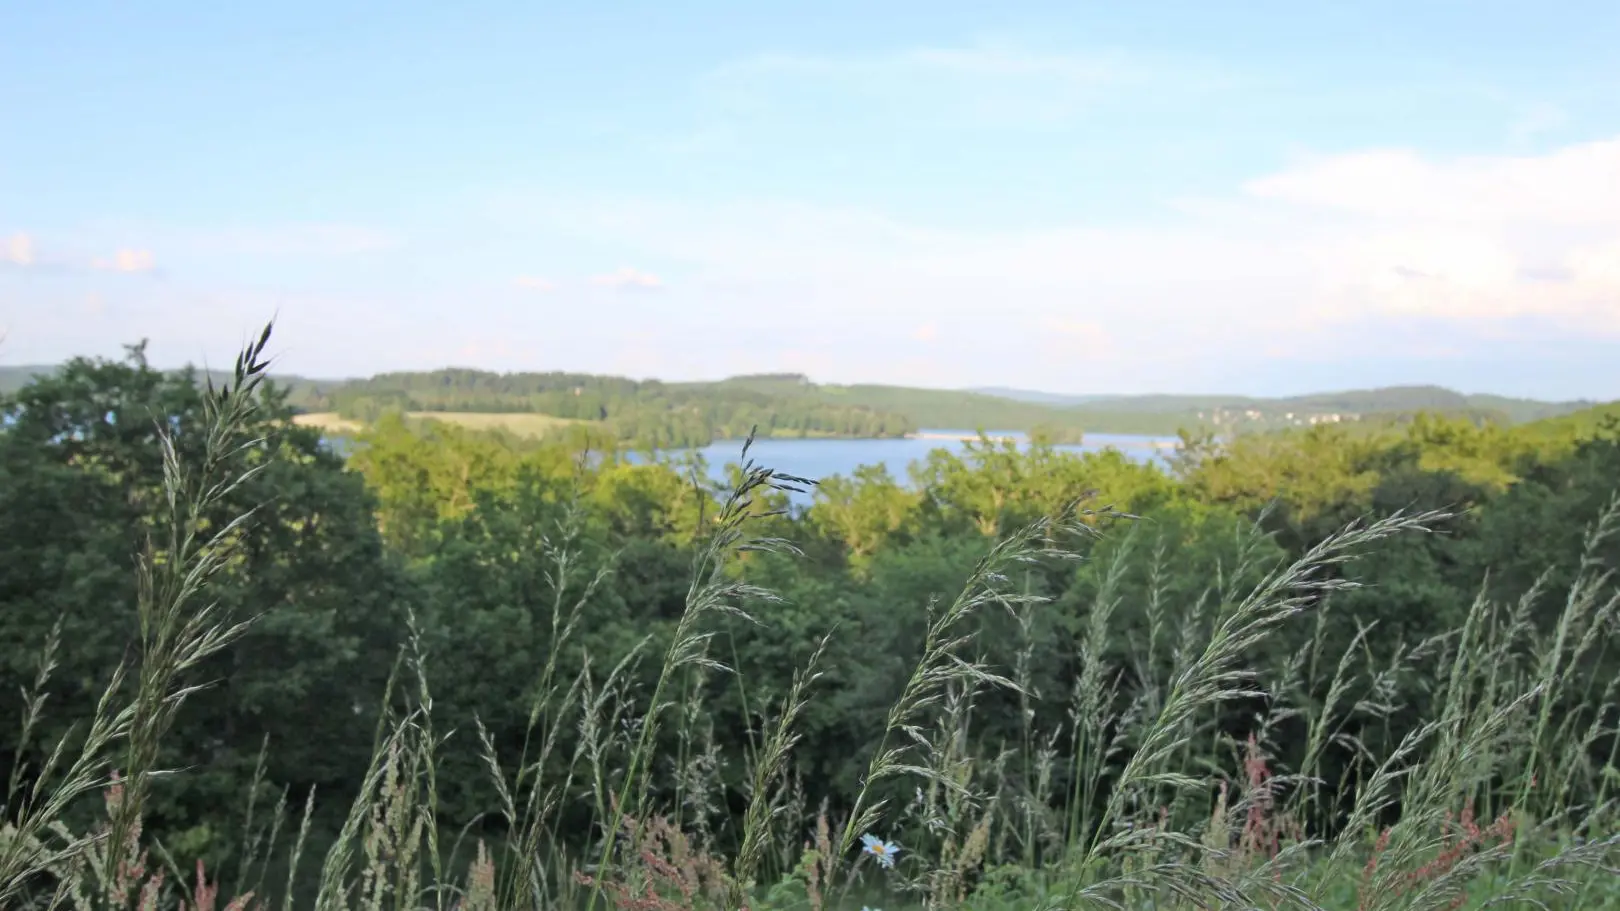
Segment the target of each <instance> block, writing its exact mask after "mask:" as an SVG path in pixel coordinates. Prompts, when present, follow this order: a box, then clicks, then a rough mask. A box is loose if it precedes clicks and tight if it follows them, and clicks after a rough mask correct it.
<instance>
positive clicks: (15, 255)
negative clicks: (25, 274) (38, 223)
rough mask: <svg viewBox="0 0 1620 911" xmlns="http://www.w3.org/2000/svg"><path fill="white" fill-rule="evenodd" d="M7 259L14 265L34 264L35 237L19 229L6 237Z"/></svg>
mask: <svg viewBox="0 0 1620 911" xmlns="http://www.w3.org/2000/svg"><path fill="white" fill-rule="evenodd" d="M5 261H6V262H8V263H10V264H12V265H14V266H32V265H33V264H34V239H33V238H32V237H30V236H28V235H27V234H24V233H22V232H21V231H18V232H17V233H16V234H13V235H11V236H10V237H9V238H7V239H6V244H5Z"/></svg>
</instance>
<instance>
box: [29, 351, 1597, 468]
mask: <svg viewBox="0 0 1620 911" xmlns="http://www.w3.org/2000/svg"><path fill="white" fill-rule="evenodd" d="M55 369H57V368H54V367H43V366H40V367H10V368H0V391H7V390H15V389H16V388H19V387H20V386H21V385H23V384H25V383H27V382H28V381H29V380H30V379H32V378H33V377H35V376H40V375H48V374H49V373H51V372H52V371H53V370H55ZM278 382H280V384H281V385H282V386H284V387H285V388H286V389H287V390H288V392H289V402H290V403H291V404H292V406H293V407H294V408H296V409H298V410H300V411H302V412H305V413H311V414H327V413H329V414H333V415H335V416H337V417H338V418H340V419H343V420H347V421H355V422H360V423H367V422H371V421H374V420H376V419H377V418H378V417H380V416H381V415H383V414H385V413H406V414H431V413H451V414H458V415H467V414H478V415H524V414H534V415H545V416H549V417H553V418H557V419H559V423H557V424H555V425H552V426H549V427H548V428H547V430H546V433H547V434H556V433H567V432H568V431H567V429H566V428H565V427H563V426H562V425H561V423H560V422H564V421H567V422H582V423H587V424H588V425H589V426H588V427H587V428H584V430H587V431H589V433H588V434H587V435H589V436H591V437H592V438H594V439H606V440H611V441H613V442H614V443H615V444H622V445H627V446H635V447H647V448H665V449H668V448H685V447H701V446H705V445H708V444H709V443H711V442H714V441H715V440H727V439H729V440H741V439H742V438H743V437H745V436H747V434H748V433H749V432H750V431H751V430H754V429H756V428H757V432H758V433H759V434H760V435H762V436H765V437H840V438H867V439H872V438H883V437H895V436H904V435H906V434H909V433H913V432H915V431H916V430H918V429H922V428H934V429H949V430H963V431H973V430H988V431H992V432H996V431H1013V432H1020V433H1031V432H1036V431H1040V432H1042V433H1044V434H1045V435H1046V436H1047V437H1048V438H1049V439H1051V440H1052V441H1053V442H1058V443H1063V442H1078V441H1080V440H1082V439H1083V437H1084V435H1085V434H1086V433H1088V432H1089V433H1126V434H1145V435H1156V436H1174V435H1175V434H1177V433H1179V432H1181V431H1183V430H1187V431H1193V432H1197V431H1200V430H1209V429H1214V430H1220V431H1225V432H1263V431H1271V430H1280V429H1289V428H1292V427H1298V426H1309V425H1312V424H1315V423H1353V424H1358V425H1361V426H1363V427H1367V428H1374V429H1376V428H1378V427H1381V426H1383V425H1386V424H1390V423H1399V422H1404V421H1409V420H1411V419H1412V418H1413V417H1414V416H1415V415H1417V414H1445V415H1449V416H1452V417H1457V418H1462V419H1467V420H1470V421H1473V422H1475V423H1481V424H1484V423H1495V424H1504V425H1513V424H1522V423H1527V422H1531V421H1538V420H1542V419H1546V418H1551V417H1557V416H1562V415H1566V414H1570V413H1573V412H1577V411H1580V410H1582V409H1585V408H1588V407H1591V406H1592V405H1593V403H1591V402H1543V401H1536V400H1532V399H1519V398H1509V397H1505V396H1494V395H1464V394H1462V393H1458V392H1454V391H1452V390H1449V389H1443V388H1440V387H1436V386H1401V387H1389V388H1383V389H1364V390H1349V391H1343V392H1334V393H1318V394H1313V395H1304V396H1292V397H1284V398H1270V399H1266V398H1254V397H1244V396H1220V395H1116V396H1064V395H1053V394H1046V393H1029V392H1022V391H1020V390H1012V389H998V390H978V391H974V390H946V389H921V388H913V387H905V386H882V385H870V384H856V385H830V384H818V383H815V382H812V381H811V380H810V378H809V377H806V376H804V375H802V374H796V373H777V374H755V375H748V376H737V377H731V378H729V379H725V380H720V381H716V382H694V383H666V382H661V381H658V380H632V379H627V378H623V377H613V376H602V375H596V374H578V373H564V372H527V373H495V372H491V371H485V370H472V369H464V368H446V369H442V370H434V371H416V372H395V373H384V374H378V375H376V376H372V377H369V378H366V379H348V380H316V379H308V378H304V377H283V378H279V379H278ZM573 435H574V436H575V437H576V438H577V437H579V436H580V434H579V433H577V432H576V433H574V434H573Z"/></svg>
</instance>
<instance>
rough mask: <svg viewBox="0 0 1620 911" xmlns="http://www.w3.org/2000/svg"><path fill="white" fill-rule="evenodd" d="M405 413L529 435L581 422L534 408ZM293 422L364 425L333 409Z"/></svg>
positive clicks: (353, 429) (334, 428) (350, 428)
mask: <svg viewBox="0 0 1620 911" xmlns="http://www.w3.org/2000/svg"><path fill="white" fill-rule="evenodd" d="M405 416H406V417H408V418H411V419H412V420H427V421H443V422H444V423H446V424H455V425H457V426H459V427H466V428H467V429H469V430H505V431H507V432H508V433H515V434H517V435H518V436H526V437H539V436H543V435H544V434H546V433H547V432H548V431H550V430H552V429H554V428H557V427H561V426H563V425H565V424H573V423H577V422H576V421H574V420H572V419H570V418H559V417H552V416H551V415H549V414H534V413H532V412H514V413H495V412H480V411H410V412H406V414H405ZM293 423H295V424H299V425H301V426H304V427H319V428H321V429H322V430H325V431H328V432H333V433H357V432H359V431H360V430H361V429H362V427H363V425H362V424H361V423H360V422H359V421H351V420H349V419H348V418H344V417H340V416H339V415H338V414H337V413H336V412H331V411H322V412H317V413H315V414H300V415H298V416H296V417H294V418H293Z"/></svg>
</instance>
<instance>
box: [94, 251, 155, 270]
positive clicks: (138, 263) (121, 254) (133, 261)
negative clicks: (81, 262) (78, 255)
mask: <svg viewBox="0 0 1620 911" xmlns="http://www.w3.org/2000/svg"><path fill="white" fill-rule="evenodd" d="M90 268H92V269H99V270H101V271H103V272H150V271H152V270H153V269H155V268H157V258H156V257H154V256H153V255H152V251H151V250H119V251H117V252H115V253H113V255H112V256H108V257H96V258H95V259H93V260H91V261H90Z"/></svg>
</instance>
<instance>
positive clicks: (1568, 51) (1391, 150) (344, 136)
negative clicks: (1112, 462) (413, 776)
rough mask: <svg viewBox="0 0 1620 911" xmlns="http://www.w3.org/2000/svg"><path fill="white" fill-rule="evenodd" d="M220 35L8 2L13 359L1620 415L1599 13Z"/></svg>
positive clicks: (673, 17) (383, 11) (784, 19)
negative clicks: (1452, 397)
mask: <svg viewBox="0 0 1620 911" xmlns="http://www.w3.org/2000/svg"><path fill="white" fill-rule="evenodd" d="M214 6H215V7H216V8H214V9H209V8H207V7H206V6H205V5H203V4H196V3H184V4H182V3H160V2H153V3H144V4H121V3H95V2H80V3H73V4H22V3H15V2H12V3H7V2H4V0H0V327H3V330H4V332H5V339H4V342H3V343H0V363H38V362H48V361H55V360H59V359H61V358H63V357H66V356H70V355H73V354H107V355H112V354H116V353H117V352H118V351H119V345H120V344H122V343H124V342H129V341H134V340H136V339H139V338H141V337H149V338H150V339H151V348H150V351H151V353H152V356H153V358H154V360H156V361H158V362H160V363H173V364H178V363H181V362H185V361H198V360H202V359H205V358H206V359H208V360H211V361H224V360H226V359H228V357H229V356H230V354H231V353H232V352H233V350H234V348H233V343H234V342H235V341H237V340H238V339H239V338H241V337H242V336H243V335H244V334H245V333H247V332H249V331H251V330H252V329H253V328H254V327H256V326H257V325H258V324H259V323H260V322H261V321H262V320H263V319H264V318H266V317H268V316H270V315H272V314H279V317H280V329H279V334H278V338H279V345H280V355H281V363H282V367H283V368H284V369H286V370H289V371H294V372H299V373H303V374H306V375H316V376H343V375H361V374H368V373H372V372H376V371H381V370H390V369H423V368H431V367H437V366H445V365H450V364H455V365H466V366H479V367H486V368H489V369H497V370H524V369H532V370H549V369H570V370H587V371H593V372H611V373H618V374H627V375H632V376H658V377H662V378H670V379H687V378H703V377H719V376H724V375H728V374H733V373H739V372H752V371H760V370H797V371H802V372H806V373H808V374H810V375H811V376H812V377H813V378H815V379H818V380H822V381H827V382H858V381H872V382H893V383H906V384H912V385H929V386H971V385H989V384H995V385H1010V386H1023V387H1029V388H1039V389H1046V390H1052V391H1063V392H1142V391H1184V392H1195V391H1196V392H1210V391H1225V392H1239V393H1257V394H1283V393H1293V392H1301V391H1309V390H1319V389H1327V388H1349V387H1362V386H1370V385H1383V384H1393V383H1422V382H1435V383H1442V384H1446V385H1450V386H1453V387H1457V388H1461V389H1464V390H1467V391H1491V392H1499V393H1507V394H1520V395H1536V396H1544V397H1559V398H1574V397H1589V398H1620V55H1616V54H1615V53H1614V48H1615V47H1617V46H1620V5H1617V4H1612V3H1599V2H1591V3H1585V4H1575V3H1555V2H1543V3H1537V4H1530V3H1524V2H1516V3H1489V2H1471V3H1462V2H1457V3H1421V2H1403V3H1393V2H1387V3H1386V2H1370V3H1369V2H1363V3H1358V4H1332V5H1329V4H1326V3H1318V4H1301V3H1298V2H1291V3H1272V2H1249V3H1244V4H1210V3H1174V4H1171V3H1147V2H1144V3H1133V4H1120V3H1107V4H1104V3H1095V4H1092V3H1074V2H1070V3H1056V2H1052V3H1024V4H1017V3H1004V4H999V5H992V4H983V3H942V2H931V3H910V2H905V3H899V2H895V3H884V4H855V3H843V2H823V3H819V4H744V3H729V4H720V3H694V2H685V3H675V4H672V3H660V4H651V3H646V4H643V3H611V4H572V5H571V6H572V7H573V8H572V9H568V8H564V6H565V5H563V4H533V3H528V4H520V3H510V4H495V3H481V4H479V3H469V4H458V5H454V8H452V5H450V4H428V3H414V2H398V3H393V4H343V3H321V4H315V3H303V2H289V3H282V4H273V5H268V6H266V5H255V6H245V5H238V4H215V5H214ZM1223 7H1224V8H1223ZM1238 7H1241V9H1240V10H1239V11H1237V12H1234V11H1233V8H1238Z"/></svg>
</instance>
